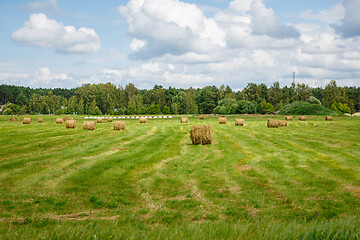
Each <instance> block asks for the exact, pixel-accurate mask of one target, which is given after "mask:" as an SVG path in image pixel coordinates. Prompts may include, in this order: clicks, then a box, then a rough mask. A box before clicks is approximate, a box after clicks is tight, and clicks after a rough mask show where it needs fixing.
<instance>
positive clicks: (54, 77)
mask: <svg viewBox="0 0 360 240" xmlns="http://www.w3.org/2000/svg"><path fill="white" fill-rule="evenodd" d="M72 80H73V78H72V77H70V76H69V75H68V74H65V73H61V74H52V73H51V71H50V69H49V68H48V67H40V68H39V69H38V70H36V71H35V74H34V75H32V78H31V80H30V84H31V85H37V86H49V85H57V86H62V85H66V84H61V82H63V81H72ZM59 82H60V84H59Z"/></svg>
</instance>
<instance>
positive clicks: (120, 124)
mask: <svg viewBox="0 0 360 240" xmlns="http://www.w3.org/2000/svg"><path fill="white" fill-rule="evenodd" d="M114 130H116V131H118V130H125V121H114Z"/></svg>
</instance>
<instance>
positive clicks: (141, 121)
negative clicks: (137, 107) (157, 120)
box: [139, 117, 147, 123]
mask: <svg viewBox="0 0 360 240" xmlns="http://www.w3.org/2000/svg"><path fill="white" fill-rule="evenodd" d="M139 123H147V118H143V117H141V118H139Z"/></svg>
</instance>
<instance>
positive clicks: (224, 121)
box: [219, 117, 227, 124]
mask: <svg viewBox="0 0 360 240" xmlns="http://www.w3.org/2000/svg"><path fill="white" fill-rule="evenodd" d="M226 122H227V119H226V117H219V124H226Z"/></svg>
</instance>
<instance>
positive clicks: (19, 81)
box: [0, 0, 360, 90]
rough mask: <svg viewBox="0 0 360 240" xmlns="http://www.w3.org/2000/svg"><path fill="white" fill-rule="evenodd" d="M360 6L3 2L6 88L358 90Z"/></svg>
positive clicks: (338, 1) (333, 0)
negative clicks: (294, 86) (331, 85)
mask: <svg viewBox="0 0 360 240" xmlns="http://www.w3.org/2000/svg"><path fill="white" fill-rule="evenodd" d="M359 9H360V1H359V0H316V1H314V0H301V1H299V0H128V1H127V0H119V1H115V0H101V1H100V0H98V1H95V0H87V1H82V0H78V1H74V0H38V1H26V0H14V1H10V0H0V84H10V85H17V86H26V87H32V88H39V87H42V88H58V87H60V88H74V87H80V86H81V85H82V84H85V83H95V84H98V83H107V82H111V83H113V84H115V85H116V86H120V85H121V86H125V85H127V84H128V83H133V84H134V85H135V86H136V87H138V88H140V89H151V88H153V87H154V85H162V86H164V87H165V88H167V87H170V86H171V87H176V88H189V87H204V86H209V85H215V86H220V85H222V84H224V85H228V86H230V87H231V88H232V89H233V90H240V89H243V88H244V87H246V86H247V84H248V83H250V82H252V83H257V84H260V83H264V84H266V85H267V86H271V85H272V84H273V83H274V82H279V83H280V86H290V85H291V83H292V81H293V73H295V82H296V83H305V84H308V85H309V86H310V87H324V86H325V85H326V84H327V83H328V82H329V81H330V80H333V79H334V80H336V81H337V84H338V85H339V86H357V87H359V86H360V14H358V10H359Z"/></svg>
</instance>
